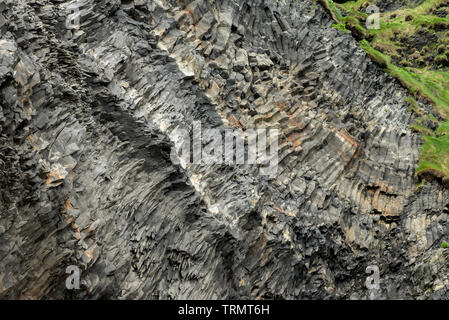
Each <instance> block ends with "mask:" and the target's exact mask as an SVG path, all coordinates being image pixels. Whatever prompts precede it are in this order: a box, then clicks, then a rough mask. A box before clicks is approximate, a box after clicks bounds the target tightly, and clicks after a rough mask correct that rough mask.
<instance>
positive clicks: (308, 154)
mask: <svg viewBox="0 0 449 320" xmlns="http://www.w3.org/2000/svg"><path fill="white" fill-rule="evenodd" d="M69 5H70V6H69ZM70 8H72V9H70ZM73 8H77V10H76V11H75V15H73ZM0 10H1V16H0V21H3V23H2V26H1V32H2V39H1V41H0V58H1V61H2V64H1V69H0V72H1V89H0V90H1V94H0V96H1V108H0V132H1V135H0V140H1V143H0V170H1V172H2V175H1V178H0V189H1V191H2V192H1V197H0V208H1V215H0V239H1V240H0V246H1V249H0V270H1V271H0V297H2V298H20V299H55V298H56V299H63V298H84V299H97V298H119V299H192V298H193V299H200V298H203V299H218V298H236V299H243V298H261V299H271V298H285V299H299V298H303V299H317V298H330V299H336V298H343V299H349V298H351V299H364V298H370V297H373V295H374V297H376V298H440V297H447V296H448V291H447V288H448V284H449V279H448V278H447V267H446V265H447V264H446V257H445V255H446V252H445V250H443V249H441V248H440V245H441V242H442V241H443V240H445V239H447V237H448V230H447V224H446V222H447V218H448V213H449V191H447V190H446V189H444V187H443V186H442V185H440V184H438V183H437V182H433V183H431V184H427V185H425V186H424V187H423V188H421V189H419V190H417V189H416V184H417V179H416V178H415V169H416V166H417V162H418V157H419V148H420V146H421V144H422V141H421V139H420V137H419V136H418V135H417V134H416V133H414V132H412V131H411V129H410V124H411V123H412V121H413V120H414V116H413V115H412V113H410V112H409V111H408V105H407V103H405V102H404V98H405V97H406V96H407V92H406V90H405V89H403V88H402V87H401V86H400V85H399V83H398V82H397V81H396V80H394V79H392V78H390V77H389V76H387V75H386V74H384V73H383V72H382V71H381V70H380V69H379V68H378V67H377V66H376V65H374V64H373V63H372V62H371V61H370V59H369V58H368V57H367V55H366V54H365V52H364V51H363V50H362V49H361V48H359V47H358V45H357V43H356V42H355V40H354V39H352V38H351V36H350V35H347V34H344V33H342V32H340V31H338V30H336V29H334V28H332V27H331V25H332V24H333V22H332V19H331V17H330V15H329V14H328V13H327V12H326V10H325V9H324V8H322V7H321V6H320V5H319V4H317V3H315V2H313V1H310V0H306V1H298V3H296V1H268V0H245V1H233V0H214V1H212V0H195V1H188V0H184V1H175V0H170V1H167V0H148V1H140V0H135V1H124V0H123V1H119V0H111V1H106V0H101V1H93V0H80V1H72V2H70V3H69V2H67V1H50V0H35V1H23V0H18V1H17V0H16V1H12V0H11V1H3V2H2V5H0ZM71 10H72V11H71ZM77 17H79V26H78V25H77V21H76V19H77ZM72 19H73V21H75V22H74V24H73V23H72V22H73V21H72ZM68 20H69V22H70V23H69V24H67V21H68ZM71 23H72V24H71ZM67 26H68V27H69V28H67ZM425 107H426V106H425V105H423V108H425ZM195 123H200V124H201V126H202V127H203V128H205V129H207V128H209V129H212V128H213V129H217V130H219V132H223V131H224V130H225V129H227V128H233V129H234V130H235V132H238V134H239V135H241V136H242V137H244V136H245V132H246V131H247V130H249V129H254V128H277V129H278V130H279V132H280V136H279V164H278V170H277V173H276V175H275V176H267V175H264V174H263V172H261V170H262V169H263V168H261V167H260V166H254V165H238V164H226V163H206V164H204V163H203V164H190V163H185V162H176V161H173V159H174V158H173V153H172V150H174V149H177V148H178V147H179V136H178V134H177V132H179V130H180V129H183V130H190V129H191V128H192V126H193V125H194V124H195ZM203 143H204V144H205V145H207V144H208V143H209V141H203ZM69 265H75V266H78V267H80V268H81V269H82V270H83V272H82V277H81V278H82V282H81V289H80V290H68V289H66V286H65V279H66V277H67V274H66V267H67V266H69ZM370 265H376V266H378V267H379V269H380V279H381V282H380V290H377V291H376V292H374V293H373V292H372V291H370V290H368V289H367V288H366V286H365V279H366V276H367V274H366V273H365V270H366V268H367V266H370Z"/></svg>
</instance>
